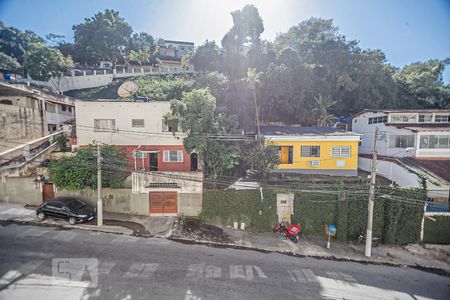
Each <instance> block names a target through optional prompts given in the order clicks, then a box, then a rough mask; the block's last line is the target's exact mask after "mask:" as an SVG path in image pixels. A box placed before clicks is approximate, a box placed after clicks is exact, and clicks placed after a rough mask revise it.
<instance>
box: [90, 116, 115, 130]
mask: <svg viewBox="0 0 450 300" xmlns="http://www.w3.org/2000/svg"><path fill="white" fill-rule="evenodd" d="M114 130H116V120H115V119H94V131H114Z"/></svg>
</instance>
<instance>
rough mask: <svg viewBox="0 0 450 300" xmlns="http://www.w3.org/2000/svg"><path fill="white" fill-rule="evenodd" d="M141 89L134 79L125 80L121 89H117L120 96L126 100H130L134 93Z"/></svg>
mask: <svg viewBox="0 0 450 300" xmlns="http://www.w3.org/2000/svg"><path fill="white" fill-rule="evenodd" d="M138 89H139V86H138V85H137V83H136V82H134V81H125V82H124V83H122V84H121V85H120V86H119V89H118V90H117V95H118V96H119V97H120V98H123V99H125V100H128V99H130V98H132V97H133V95H134V94H136V92H137V90H138Z"/></svg>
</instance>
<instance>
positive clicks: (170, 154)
mask: <svg viewBox="0 0 450 300" xmlns="http://www.w3.org/2000/svg"><path fill="white" fill-rule="evenodd" d="M163 162H183V151H181V150H165V151H164V152H163Z"/></svg>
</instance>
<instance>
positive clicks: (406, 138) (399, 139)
mask: <svg viewBox="0 0 450 300" xmlns="http://www.w3.org/2000/svg"><path fill="white" fill-rule="evenodd" d="M388 147H389V148H409V147H414V135H397V134H392V135H389V143H388Z"/></svg>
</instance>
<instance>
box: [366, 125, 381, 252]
mask: <svg viewBox="0 0 450 300" xmlns="http://www.w3.org/2000/svg"><path fill="white" fill-rule="evenodd" d="M378 133H379V129H378V127H377V128H375V137H374V139H373V150H372V171H371V172H370V187H369V207H368V218H367V233H366V251H365V255H366V256H367V257H370V256H371V254H372V223H373V202H374V198H375V182H376V176H377V139H378Z"/></svg>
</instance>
